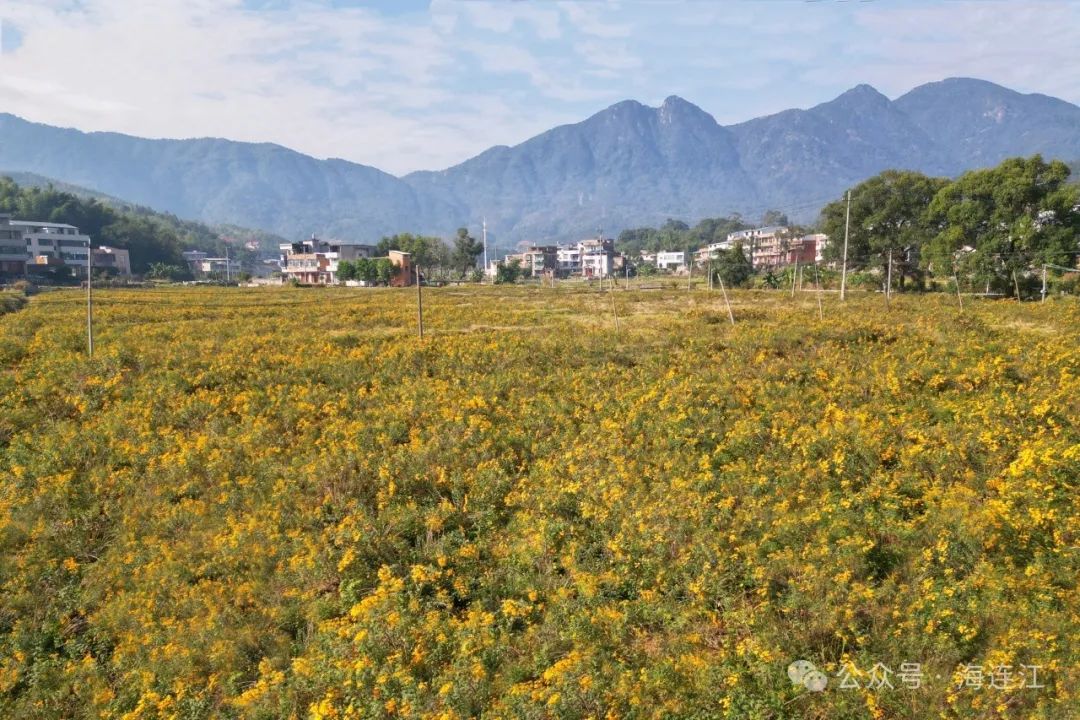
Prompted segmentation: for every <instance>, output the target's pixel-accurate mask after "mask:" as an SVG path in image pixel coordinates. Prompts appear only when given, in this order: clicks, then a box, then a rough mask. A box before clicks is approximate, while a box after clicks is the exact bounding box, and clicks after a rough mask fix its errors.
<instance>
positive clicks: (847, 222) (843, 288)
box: [840, 190, 851, 300]
mask: <svg viewBox="0 0 1080 720" xmlns="http://www.w3.org/2000/svg"><path fill="white" fill-rule="evenodd" d="M850 227H851V191H850V190H848V191H847V216H846V217H845V218H844V265H843V268H842V269H841V270H840V299H841V300H843V299H844V298H846V297H847V248H848V229H849V228H850Z"/></svg>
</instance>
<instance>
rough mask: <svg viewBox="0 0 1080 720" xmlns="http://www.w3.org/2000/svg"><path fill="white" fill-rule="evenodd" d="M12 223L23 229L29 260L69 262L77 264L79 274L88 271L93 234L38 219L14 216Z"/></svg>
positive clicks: (44, 263) (40, 263)
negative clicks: (21, 218)
mask: <svg viewBox="0 0 1080 720" xmlns="http://www.w3.org/2000/svg"><path fill="white" fill-rule="evenodd" d="M10 224H11V226H12V227H18V228H19V229H20V230H22V237H23V244H24V245H25V248H26V255H27V260H28V261H30V262H31V263H32V264H34V265H37V266H49V267H59V266H61V265H66V266H68V267H71V268H74V269H75V273H76V274H82V275H83V276H85V275H86V265H87V262H88V258H89V255H90V236H89V235H83V234H82V233H80V232H79V228H77V227H75V226H74V225H67V224H65V223H50V222H41V221H38V220H11V221H10ZM40 258H45V259H40Z"/></svg>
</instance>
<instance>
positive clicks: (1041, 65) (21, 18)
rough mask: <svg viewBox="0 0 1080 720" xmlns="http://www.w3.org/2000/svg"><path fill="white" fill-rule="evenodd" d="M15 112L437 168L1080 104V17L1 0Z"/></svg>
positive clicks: (924, 3)
mask: <svg viewBox="0 0 1080 720" xmlns="http://www.w3.org/2000/svg"><path fill="white" fill-rule="evenodd" d="M0 40H2V41H3V45H2V47H0V110H2V111H7V112H12V113H15V114H17V115H21V116H23V117H26V118H28V119H31V120H36V121H40V122H46V123H50V124H55V125H63V126H71V127H77V128H80V129H84V130H115V131H120V132H126V133H131V134H136V135H145V136H152V137H193V136H220V137H228V138H233V139H238V140H250V141H265V142H276V143H280V144H282V145H286V146H289V147H292V148H295V149H297V150H300V151H302V152H306V153H310V154H312V155H316V156H318V157H342V158H346V159H348V160H353V161H356V162H362V163H365V164H369V165H375V166H376V167H379V168H381V169H384V170H387V171H388V172H393V173H403V172H408V171H411V170H416V169H439V168H442V167H446V166H449V165H451V164H453V163H456V162H460V161H461V160H464V159H466V158H467V157H470V156H471V155H474V154H476V153H478V152H480V151H482V150H484V149H485V148H487V147H489V146H491V145H493V144H514V143H517V142H521V141H523V140H525V139H527V138H528V137H530V136H532V135H534V134H536V133H538V132H541V131H543V130H545V129H547V128H550V127H552V126H554V125H557V124H561V123H567V122H576V121H578V120H581V119H584V118H585V117H587V116H588V115H591V114H592V113H594V112H597V111H598V110H601V109H603V108H604V107H606V106H608V105H610V104H612V103H615V102H618V101H620V100H623V99H627V98H633V99H637V100H640V101H641V102H644V103H646V104H650V105H657V104H659V103H660V102H662V100H663V99H664V98H665V97H667V96H668V95H672V94H676V95H680V96H682V97H684V98H686V99H687V100H690V101H691V102H694V103H696V104H698V105H700V106H701V107H703V108H704V109H705V110H707V111H708V112H710V113H712V114H713V115H714V116H715V117H716V119H717V120H718V121H719V122H721V123H725V124H727V123H734V122H739V121H742V120H747V119H750V118H752V117H755V116H758V115H762V114H767V113H772V112H778V111H780V110H783V109H786V108H789V107H808V106H811V105H814V104H817V103H819V102H824V101H826V100H829V99H831V98H832V97H835V96H836V95H838V94H839V93H841V92H843V91H844V90H846V89H848V88H850V87H852V86H854V85H856V84H859V83H863V82H865V83H870V84H871V85H874V86H875V87H876V88H878V89H879V90H881V91H882V92H884V93H885V94H886V95H889V96H890V97H896V96H898V95H900V94H902V93H903V92H905V91H907V90H909V89H911V88H912V87H914V86H916V85H919V84H921V83H924V82H930V81H934V80H939V79H942V78H945V77H950V76H971V77H979V78H983V79H987V80H991V81H994V82H998V83H1001V84H1003V85H1007V86H1009V87H1012V88H1014V89H1016V90H1020V91H1022V92H1043V93H1046V94H1050V95H1055V96H1058V97H1061V98H1064V99H1066V100H1069V101H1070V102H1074V103H1080V73H1077V72H1075V62H1076V61H1075V58H1074V57H1073V56H1074V54H1075V48H1077V47H1080V2H1072V1H1070V0H1030V1H1023V0H980V1H972V2H968V1H965V0H873V1H869V2H855V1H851V2H841V1H839V0H819V1H817V2H804V1H803V0H745V1H742V0H579V1H573V0H566V1H563V0H490V1H489V0H141V1H140V2H133V1H132V0H4V2H3V3H2V4H0Z"/></svg>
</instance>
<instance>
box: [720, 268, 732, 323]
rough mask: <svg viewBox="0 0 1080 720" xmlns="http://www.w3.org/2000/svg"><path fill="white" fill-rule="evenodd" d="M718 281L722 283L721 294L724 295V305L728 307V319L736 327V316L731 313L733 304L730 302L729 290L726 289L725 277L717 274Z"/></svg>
mask: <svg viewBox="0 0 1080 720" xmlns="http://www.w3.org/2000/svg"><path fill="white" fill-rule="evenodd" d="M716 279H717V280H719V281H720V292H722V293H723V294H724V305H726V306H727V318H728V320H730V321H731V324H732V326H734V325H735V314H734V313H732V312H731V302H730V301H728V296H727V289H726V288H725V287H724V277H723V276H722V275H721V274H720V273H717V274H716Z"/></svg>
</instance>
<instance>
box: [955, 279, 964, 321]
mask: <svg viewBox="0 0 1080 720" xmlns="http://www.w3.org/2000/svg"><path fill="white" fill-rule="evenodd" d="M952 279H953V282H954V283H956V302H958V303H960V312H964V298H962V297H960V278H958V277H957V276H956V275H953V276H952Z"/></svg>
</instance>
